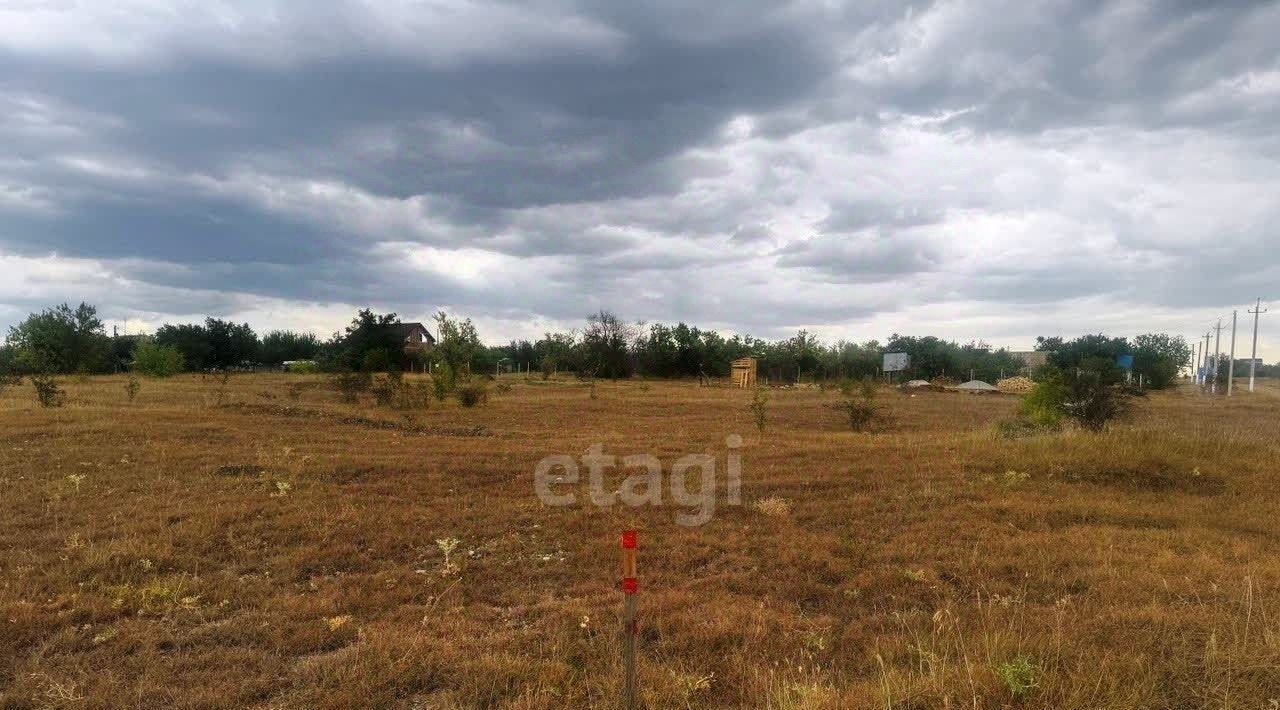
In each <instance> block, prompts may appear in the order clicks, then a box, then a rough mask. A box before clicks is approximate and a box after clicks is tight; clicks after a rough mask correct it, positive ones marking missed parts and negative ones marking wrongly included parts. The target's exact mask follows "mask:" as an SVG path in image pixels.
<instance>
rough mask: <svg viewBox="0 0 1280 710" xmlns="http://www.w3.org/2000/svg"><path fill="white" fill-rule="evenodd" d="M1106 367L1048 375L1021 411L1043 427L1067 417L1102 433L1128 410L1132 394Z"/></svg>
mask: <svg viewBox="0 0 1280 710" xmlns="http://www.w3.org/2000/svg"><path fill="white" fill-rule="evenodd" d="M1106 365H1107V363H1102V364H1101V365H1100V366H1099V368H1098V369H1093V368H1086V367H1080V368H1076V369H1074V370H1073V371H1071V372H1070V373H1066V372H1062V371H1056V370H1055V371H1052V372H1049V373H1046V375H1045V376H1044V378H1043V379H1042V380H1041V381H1040V382H1039V383H1037V384H1036V386H1035V388H1034V389H1032V390H1031V391H1030V392H1029V393H1027V395H1026V396H1025V397H1024V398H1023V400H1022V402H1021V404H1020V406H1019V411H1020V412H1021V414H1022V415H1023V416H1024V417H1026V418H1027V419H1028V420H1030V421H1031V422H1032V423H1033V424H1035V425H1036V426H1039V427H1046V428H1048V427H1055V426H1058V425H1059V424H1060V423H1061V421H1062V419H1063V418H1064V417H1066V418H1070V419H1072V420H1074V421H1076V422H1078V423H1079V424H1080V426H1082V427H1084V428H1086V429H1089V430H1091V431H1101V430H1102V429H1103V428H1104V427H1106V425H1107V423H1108V422H1110V421H1111V420H1113V419H1116V418H1118V417H1120V416H1122V415H1124V414H1125V413H1126V412H1127V411H1128V409H1129V401H1130V394H1129V392H1128V391H1127V390H1126V388H1125V386H1124V385H1123V383H1121V382H1120V381H1119V380H1117V379H1116V376H1115V372H1114V371H1113V369H1112V368H1110V367H1108V366H1106Z"/></svg>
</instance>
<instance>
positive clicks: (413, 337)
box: [397, 323, 436, 355]
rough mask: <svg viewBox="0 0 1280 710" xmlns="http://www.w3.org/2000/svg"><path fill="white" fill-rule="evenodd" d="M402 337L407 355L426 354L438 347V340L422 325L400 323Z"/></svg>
mask: <svg viewBox="0 0 1280 710" xmlns="http://www.w3.org/2000/svg"><path fill="white" fill-rule="evenodd" d="M397 327H398V328H399V329H400V337H401V338H402V339H403V340H404V351H405V354H407V355H412V354H414V353H419V352H426V351H428V350H430V349H431V348H434V347H435V346H436V339H435V337H434V336H433V335H431V332H430V331H428V330H427V327H426V326H425V325H423V324H421V323H399V324H397Z"/></svg>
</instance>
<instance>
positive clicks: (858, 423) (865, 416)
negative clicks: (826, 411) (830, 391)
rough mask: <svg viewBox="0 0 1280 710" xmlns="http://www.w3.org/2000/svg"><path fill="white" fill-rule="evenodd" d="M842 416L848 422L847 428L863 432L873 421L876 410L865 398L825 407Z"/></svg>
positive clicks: (851, 399)
mask: <svg viewBox="0 0 1280 710" xmlns="http://www.w3.org/2000/svg"><path fill="white" fill-rule="evenodd" d="M827 406H828V407H830V408H831V409H834V410H836V411H837V412H840V413H841V414H843V415H844V416H845V417H846V418H847V419H848V420H849V428H850V429H852V430H854V431H865V430H866V429H867V427H869V426H871V422H873V421H875V418H876V414H877V408H876V405H874V404H872V402H871V400H870V399H867V398H865V397H864V398H854V397H850V398H849V399H846V400H844V401H843V402H834V403H832V404H829V405H827Z"/></svg>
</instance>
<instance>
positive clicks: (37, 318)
mask: <svg viewBox="0 0 1280 710" xmlns="http://www.w3.org/2000/svg"><path fill="white" fill-rule="evenodd" d="M8 344H9V346H10V347H12V348H13V352H14V361H15V365H16V366H17V368H18V369H20V370H22V371H26V372H62V373H69V372H106V371H109V370H110V369H111V340H110V338H108V337H107V334H106V332H105V329H104V328H103V325H102V321H101V320H100V319H99V318H98V311H97V309H96V308H94V307H93V306H91V305H89V304H87V303H81V304H80V305H79V306H78V307H76V308H74V309H72V308H71V307H70V306H68V305H67V304H65V303H64V304H62V305H60V306H56V307H54V308H49V309H46V310H44V311H42V312H41V313H38V314H37V313H33V314H31V315H30V316H28V317H27V319H26V320H24V321H22V322H21V323H19V324H18V325H15V326H13V327H11V328H10V329H9V336H8Z"/></svg>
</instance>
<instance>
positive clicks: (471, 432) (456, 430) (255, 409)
mask: <svg viewBox="0 0 1280 710" xmlns="http://www.w3.org/2000/svg"><path fill="white" fill-rule="evenodd" d="M218 406H219V408H220V409H236V410H239V411H242V412H249V413H251V414H265V415H268V416H273V417H291V418H294V419H322V420H325V421H330V422H334V423H337V424H346V425H349V426H361V427H368V428H370V429H393V430H396V431H407V432H412V433H414V434H431V435H434V436H459V437H491V436H493V435H494V434H493V432H492V431H491V430H490V429H489V427H487V426H484V425H483V424H477V425H476V426H471V427H462V426H429V425H426V424H409V423H403V422H393V421H389V420H386V419H370V418H369V417H361V416H355V415H342V414H334V413H332V412H323V411H320V410H318V409H306V408H303V407H291V406H289V405H283V404H282V405H274V404H249V403H246V402H234V403H231V404H222V405H218Z"/></svg>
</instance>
